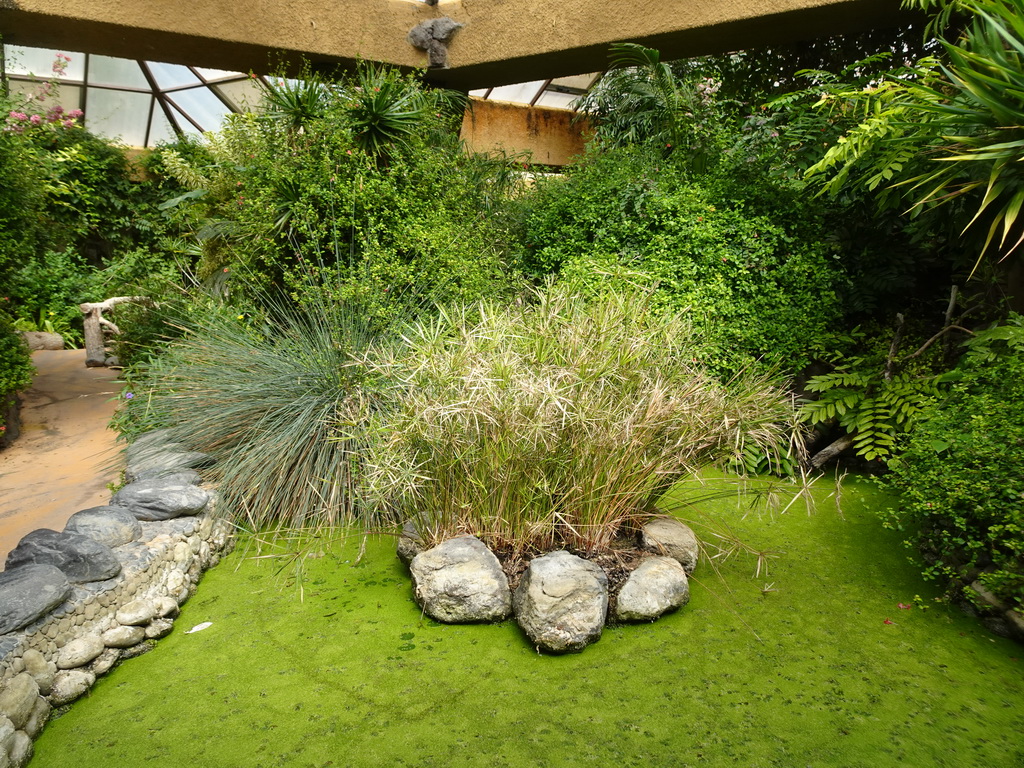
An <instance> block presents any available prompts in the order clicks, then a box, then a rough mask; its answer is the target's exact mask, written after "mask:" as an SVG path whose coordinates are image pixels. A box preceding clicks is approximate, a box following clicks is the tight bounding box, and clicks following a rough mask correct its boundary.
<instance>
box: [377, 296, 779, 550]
mask: <svg viewBox="0 0 1024 768" xmlns="http://www.w3.org/2000/svg"><path fill="white" fill-rule="evenodd" d="M532 298H533V299H534V300H533V301H532V302H529V303H527V304H525V305H518V306H512V307H503V306H499V305H496V304H493V303H484V304H482V305H480V306H479V307H476V308H473V309H472V310H462V311H449V312H442V313H441V315H440V318H439V319H438V320H437V321H434V322H429V323H420V324H416V325H414V326H413V327H412V328H411V329H410V330H409V331H408V332H407V334H406V335H405V337H404V342H405V343H404V346H402V347H401V348H399V349H398V351H397V352H396V354H395V355H394V356H393V357H391V358H390V359H388V360H384V361H381V360H379V361H376V362H374V363H372V364H371V367H372V368H375V369H377V370H379V371H381V372H385V371H386V373H387V375H388V376H389V377H390V378H391V379H392V381H393V382H394V384H393V386H395V387H397V388H398V389H397V394H396V397H395V401H396V406H395V409H394V410H393V411H392V412H390V413H388V414H382V415H379V416H378V417H377V418H376V421H377V429H376V430H375V439H374V440H373V441H372V442H371V444H370V446H369V450H368V454H367V460H366V464H367V477H368V486H369V490H370V492H371V494H372V496H374V497H375V498H376V500H377V503H378V504H379V505H380V506H382V507H383V508H386V509H388V510H389V512H391V513H393V514H394V515H395V516H397V517H400V518H402V519H412V520H413V521H414V522H415V523H416V525H417V526H418V528H419V530H420V533H421V535H422V536H423V537H424V538H425V539H426V540H427V541H428V542H437V541H440V540H443V539H445V538H447V537H450V536H453V535H456V534H459V533H465V532H468V533H473V534H475V535H477V536H480V537H481V538H483V539H484V540H485V541H487V542H488V543H489V544H491V545H492V546H493V547H496V548H499V549H505V550H512V551H519V552H522V551H526V550H530V549H539V550H549V549H552V548H559V547H567V548H569V549H571V550H574V551H577V552H582V553H594V552H597V551H601V550H606V549H608V548H610V547H612V546H613V545H614V544H615V543H616V541H617V539H619V537H620V536H621V535H623V534H625V533H627V532H628V531H630V530H633V529H635V528H636V527H637V525H638V524H639V523H640V522H642V521H643V520H644V519H646V518H648V517H649V516H650V515H651V514H652V512H653V505H654V502H655V501H656V500H657V499H658V498H659V497H660V495H661V494H662V493H664V491H665V490H667V488H668V487H670V486H671V485H672V484H673V483H674V482H675V481H676V480H678V479H680V478H682V477H684V476H687V475H689V474H691V473H693V472H695V471H696V470H697V469H699V468H700V467H702V466H705V465H707V464H708V463H710V462H713V461H714V460H716V459H718V458H720V457H725V456H735V455H738V454H739V453H740V452H741V451H742V450H743V448H744V447H745V446H751V445H757V446H760V447H761V448H762V449H764V450H766V451H769V452H771V451H777V450H781V449H782V448H783V446H784V444H785V442H786V430H785V429H784V427H783V426H782V425H783V424H784V423H785V422H786V421H787V419H788V418H789V417H790V408H789V405H788V404H787V400H786V398H785V397H784V395H783V393H782V392H781V390H780V389H778V388H777V387H776V386H774V385H773V384H771V383H770V382H769V381H768V380H766V379H765V378H763V377H758V376H754V375H748V374H738V375H737V376H735V377H734V378H733V379H732V380H731V381H730V382H728V383H727V384H722V383H720V382H719V381H718V380H716V379H715V378H714V377H713V376H711V375H709V374H708V373H707V372H706V371H705V370H703V369H702V368H701V367H700V366H699V365H698V364H697V363H696V362H695V361H696V360H697V359H698V358H699V357H700V355H699V352H698V349H697V347H698V346H699V344H700V341H699V340H698V339H697V338H695V336H694V335H693V334H692V333H691V331H690V329H689V327H688V325H687V323H686V321H685V320H684V319H683V318H682V317H681V316H678V315H666V314H663V313H660V312H658V311H656V310H655V309H654V308H652V306H651V303H650V297H649V295H648V294H642V293H640V292H621V293H616V292H613V293H609V294H606V295H605V296H603V297H601V298H600V299H597V300H589V301H588V300H586V299H584V298H582V297H580V296H578V295H574V294H573V292H572V289H571V288H567V287H555V288H549V289H545V290H540V291H537V292H536V294H535V296H533V297H532Z"/></svg>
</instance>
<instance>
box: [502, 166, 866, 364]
mask: <svg viewBox="0 0 1024 768" xmlns="http://www.w3.org/2000/svg"><path fill="white" fill-rule="evenodd" d="M523 208H524V210H523V225H522V235H521V236H522V241H523V243H524V253H523V256H522V258H523V264H524V268H525V269H526V270H527V271H528V272H529V273H532V274H534V275H538V276H540V275H546V274H551V273H563V274H569V275H572V276H573V277H574V278H579V279H583V280H586V279H588V276H589V280H590V281H592V282H594V283H600V282H601V281H602V280H603V279H604V278H603V277H602V274H607V273H609V272H615V271H617V270H619V271H621V270H623V269H625V270H626V271H629V272H632V273H634V274H636V275H638V276H640V279H641V281H642V282H650V281H658V282H659V285H658V292H657V303H659V304H661V305H663V306H665V307H667V308H669V309H670V310H672V311H685V312H687V313H688V316H689V318H690V320H691V322H692V323H693V325H694V327H695V328H696V329H698V330H699V331H700V332H702V333H705V334H707V336H708V338H709V340H710V341H711V342H712V346H711V347H709V348H708V350H707V354H708V355H709V357H708V358H707V361H708V362H709V363H710V364H712V365H713V366H714V368H715V369H716V370H717V371H719V372H720V373H724V374H726V375H728V374H729V373H731V372H732V371H735V370H736V369H738V368H741V367H743V366H745V365H749V364H750V362H751V360H752V359H754V358H763V359H764V360H766V361H768V362H769V363H772V364H776V365H780V366H783V367H784V368H785V369H786V370H790V371H795V370H799V369H801V368H803V367H804V366H805V365H807V364H808V363H809V362H810V361H811V355H810V353H809V350H808V346H809V344H811V343H812V340H814V339H816V338H821V337H824V336H827V335H828V334H829V332H830V329H831V328H832V327H833V326H834V325H836V324H837V323H838V321H839V319H840V318H841V317H842V315H843V302H842V299H841V296H842V293H843V291H844V288H845V286H846V283H847V278H846V276H845V273H844V270H843V268H842V266H841V265H840V264H839V262H838V261H837V259H836V258H835V256H836V251H835V248H834V247H833V246H832V245H830V244H827V243H825V242H824V241H823V239H822V236H821V230H820V228H819V227H820V221H819V220H818V216H817V214H816V212H815V211H814V210H813V208H811V207H809V206H808V205H807V204H806V203H805V202H803V201H801V200H800V198H799V193H798V191H797V190H795V189H787V188H784V187H778V186H776V187H771V188H763V187H762V186H761V180H758V181H743V180H742V179H740V178H739V177H738V176H729V175H722V176H717V177H703V178H694V177H692V176H690V175H688V174H687V173H685V172H683V171H682V170H680V169H679V168H678V167H676V166H675V165H673V164H672V163H671V162H669V161H666V160H664V159H662V158H661V157H660V156H659V155H658V154H657V153H652V152H649V151H646V150H643V149H624V150H617V151H608V152H594V153H591V154H590V155H589V156H588V157H587V158H586V159H585V160H584V161H583V162H581V163H579V164H578V165H576V166H574V167H572V168H570V169H568V171H567V174H566V176H565V178H558V179H553V180H550V181H548V182H546V183H543V184H541V185H539V187H538V189H537V191H536V193H535V194H534V195H532V196H529V197H528V198H526V199H525V200H524V201H523Z"/></svg>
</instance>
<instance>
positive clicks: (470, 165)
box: [164, 65, 515, 314]
mask: <svg viewBox="0 0 1024 768" xmlns="http://www.w3.org/2000/svg"><path fill="white" fill-rule="evenodd" d="M268 100H269V101H268V105H269V106H268V109H267V111H266V112H265V113H264V114H262V115H248V116H237V117H235V118H234V119H233V120H231V121H229V122H228V123H227V124H226V125H225V126H224V128H223V129H222V130H221V131H220V132H219V133H218V134H211V135H209V136H208V137H207V143H206V146H205V147H204V148H203V149H204V151H203V152H199V153H193V156H192V157H186V156H185V155H184V154H178V153H174V152H169V153H167V154H166V155H165V158H164V162H165V164H166V167H167V168H168V170H169V171H170V172H171V173H172V174H173V175H174V176H175V177H176V178H177V179H178V180H179V181H181V182H182V183H183V184H184V185H186V186H187V187H188V188H189V189H190V192H189V193H188V194H186V195H183V196H181V197H179V198H178V199H177V200H176V201H175V205H176V207H177V208H179V209H180V210H179V211H178V215H179V217H180V218H181V220H182V221H183V223H184V225H185V226H186V227H187V228H190V229H191V230H192V232H193V235H194V237H195V238H197V239H198V240H199V241H200V242H201V244H202V248H203V259H202V261H201V262H200V266H199V276H200V277H201V278H203V279H205V280H208V281H211V280H213V281H216V282H217V283H223V282H224V279H225V275H228V276H229V275H230V272H231V270H239V269H240V270H241V271H243V272H244V273H245V274H246V275H247V276H249V277H252V276H257V277H258V278H259V282H261V283H262V284H263V285H264V286H267V285H271V284H278V285H284V286H288V287H289V289H290V290H292V291H294V292H296V296H297V298H299V300H300V301H301V296H300V295H299V294H300V293H301V288H302V286H303V285H304V284H305V277H304V275H305V273H306V272H307V271H308V270H309V269H314V270H320V271H323V272H327V273H330V274H331V275H332V277H331V279H330V280H329V281H328V282H329V283H330V284H333V285H336V286H337V288H338V290H339V292H340V298H350V297H355V296H358V297H360V298H359V300H360V301H362V302H364V304H365V305H366V306H367V307H369V308H370V310H371V311H373V312H374V313H376V314H387V307H388V306H389V305H390V303H391V302H390V299H391V297H392V296H394V295H404V294H412V295H417V296H420V297H421V298H423V299H431V300H437V301H451V300H455V301H465V300H473V299H476V298H480V297H482V296H486V295H497V294H502V293H504V294H507V293H508V292H509V288H510V286H511V285H512V284H513V282H514V281H513V280H512V278H511V277H510V276H509V275H507V274H506V272H505V269H504V266H503V263H502V260H501V258H500V253H499V250H498V247H497V244H498V242H499V236H498V233H497V230H496V229H495V227H494V225H493V223H492V222H493V220H492V219H491V218H489V217H488V216H487V213H488V201H491V200H493V199H495V198H496V197H501V195H502V193H503V192H505V191H507V188H508V185H509V184H511V183H512V182H513V181H515V177H514V176H511V175H509V174H508V173H507V168H505V166H504V165H503V164H502V163H501V162H500V161H497V162H493V163H490V162H487V161H485V160H483V159H481V158H472V157H467V156H466V155H465V153H464V152H462V150H461V148H460V146H459V145H458V143H457V141H456V139H455V137H456V132H455V130H454V129H455V126H456V125H457V118H456V116H455V115H457V116H458V119H460V118H461V105H460V104H459V103H458V102H457V101H455V102H453V101H452V97H451V96H450V95H449V94H446V93H445V92H439V91H430V90H427V89H426V88H425V87H424V86H423V85H421V84H420V83H419V82H418V81H416V80H415V79H413V78H411V77H406V76H403V75H399V74H398V73H397V72H395V71H392V70H386V69H378V68H374V67H370V66H368V65H367V66H364V67H363V68H361V69H360V70H359V72H357V73H356V74H355V75H352V76H348V77H345V78H343V79H341V80H339V81H337V82H325V81H320V80H317V79H313V80H311V81H309V82H308V83H306V84H305V85H296V84H293V83H292V82H291V81H280V84H278V85H274V86H273V87H272V90H271V92H270V94H269V95H268ZM453 109H454V110H455V112H453Z"/></svg>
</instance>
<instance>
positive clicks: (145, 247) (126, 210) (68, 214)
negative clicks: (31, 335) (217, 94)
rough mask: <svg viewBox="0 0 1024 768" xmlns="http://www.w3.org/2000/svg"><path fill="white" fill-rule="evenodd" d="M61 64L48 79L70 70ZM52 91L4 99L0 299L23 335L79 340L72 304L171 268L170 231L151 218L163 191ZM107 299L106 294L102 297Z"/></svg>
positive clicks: (176, 272)
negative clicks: (45, 333)
mask: <svg viewBox="0 0 1024 768" xmlns="http://www.w3.org/2000/svg"><path fill="white" fill-rule="evenodd" d="M69 60H70V59H69V57H67V56H64V55H63V54H60V55H58V57H57V59H56V61H55V63H54V72H55V73H58V74H59V73H60V72H62V71H63V69H64V67H66V66H67V62H68V61H69ZM57 97H58V93H57V88H56V86H55V85H54V83H52V82H44V83H41V84H40V85H39V86H38V87H37V88H36V89H35V90H34V91H32V92H31V93H29V94H23V95H20V96H19V95H12V96H6V97H5V96H0V111H2V113H3V114H4V115H6V117H5V118H4V121H3V126H2V130H0V172H2V173H3V176H4V179H5V181H4V185H3V189H2V190H0V295H3V296H5V297H6V298H7V300H8V304H7V308H8V310H9V311H10V312H11V314H12V315H13V316H14V317H15V318H16V319H17V321H18V327H19V328H21V329H23V330H51V329H52V330H55V331H57V332H59V333H62V334H64V335H65V337H66V340H67V341H68V342H70V343H74V342H75V341H76V340H79V339H80V338H81V315H80V313H79V311H78V308H77V305H78V304H79V303H81V302H84V301H98V300H101V299H103V298H106V297H107V296H108V295H111V294H116V293H123V292H125V291H126V290H128V289H129V288H131V287H134V286H138V285H140V284H145V283H147V282H150V281H152V279H153V278H154V276H155V273H158V272H161V271H162V272H163V273H164V274H165V275H167V276H169V277H171V278H173V279H174V280H180V278H181V270H180V269H173V268H171V269H168V263H173V256H172V255H170V254H168V253H167V250H166V248H164V243H165V241H166V240H167V239H168V235H169V232H168V230H167V223H166V221H165V220H164V217H163V216H162V215H161V214H160V213H159V211H158V210H157V203H158V202H159V196H160V195H161V194H162V190H161V188H160V184H158V183H154V182H151V181H149V180H146V179H145V178H144V177H143V176H141V175H140V172H139V170H138V169H137V168H136V167H135V166H134V165H133V164H132V163H131V162H130V161H129V159H128V157H127V155H126V153H125V151H124V148H123V147H119V146H117V145H116V144H114V143H111V142H109V141H106V140H103V139H99V138H97V137H95V136H93V135H92V134H90V133H88V132H87V131H86V130H84V129H83V128H82V127H81V125H80V124H79V118H80V117H81V113H80V112H78V111H77V110H73V111H70V112H66V111H65V110H64V109H63V108H62V107H61V106H60V105H59V104H58V103H56V102H57V100H58V99H57ZM104 294H106V295H104Z"/></svg>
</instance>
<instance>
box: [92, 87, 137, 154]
mask: <svg viewBox="0 0 1024 768" xmlns="http://www.w3.org/2000/svg"><path fill="white" fill-rule="evenodd" d="M152 101H153V97H152V96H151V95H150V94H147V93H126V92H124V91H107V90H104V89H102V88H90V89H89V90H88V93H87V101H86V114H85V120H86V126H87V127H88V128H89V130H90V131H92V132H93V133H96V134H99V135H100V136H105V137H107V138H110V139H118V138H119V139H120V140H121V141H122V142H124V143H125V144H127V145H128V146H130V147H141V146H142V144H143V142H144V141H145V138H146V118H147V116H148V115H149V109H150V105H151V103H152Z"/></svg>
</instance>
